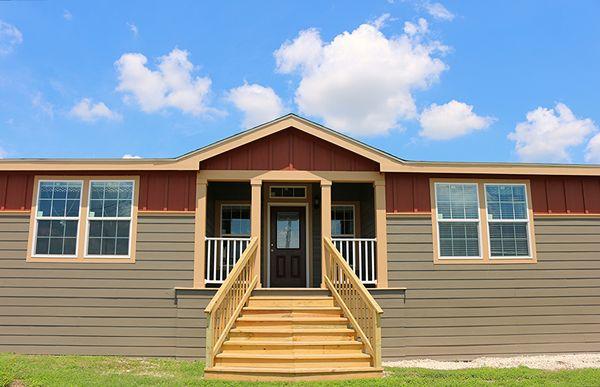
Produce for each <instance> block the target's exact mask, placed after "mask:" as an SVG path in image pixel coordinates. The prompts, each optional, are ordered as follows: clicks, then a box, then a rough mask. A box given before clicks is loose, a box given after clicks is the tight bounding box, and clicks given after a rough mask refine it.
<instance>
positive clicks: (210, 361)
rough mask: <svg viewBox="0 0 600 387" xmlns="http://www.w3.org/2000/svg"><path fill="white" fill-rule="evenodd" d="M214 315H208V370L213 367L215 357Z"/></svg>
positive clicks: (206, 344)
mask: <svg viewBox="0 0 600 387" xmlns="http://www.w3.org/2000/svg"><path fill="white" fill-rule="evenodd" d="M213 325H214V322H213V314H212V313H208V315H207V316H206V343H205V347H206V368H208V367H212V366H213V365H214V361H213V359H214V356H213V345H214V336H213Z"/></svg>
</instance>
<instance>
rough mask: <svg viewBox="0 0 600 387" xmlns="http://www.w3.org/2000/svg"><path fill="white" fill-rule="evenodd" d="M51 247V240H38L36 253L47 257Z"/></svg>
mask: <svg viewBox="0 0 600 387" xmlns="http://www.w3.org/2000/svg"><path fill="white" fill-rule="evenodd" d="M49 247H50V238H37V241H36V244H35V253H36V254H40V255H47V254H48V248H49Z"/></svg>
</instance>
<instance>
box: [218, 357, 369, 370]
mask: <svg viewBox="0 0 600 387" xmlns="http://www.w3.org/2000/svg"><path fill="white" fill-rule="evenodd" d="M215 365H216V366H217V367H254V368H283V369H286V368H292V367H295V368H310V369H319V368H327V369H329V368H332V367H335V368H344V367H346V368H349V367H370V366H371V363H370V361H369V360H368V359H335V360H330V359H327V360H325V361H324V360H290V361H285V360H281V359H277V360H271V359H244V358H239V359H237V358H236V359H219V358H217V360H216V362H215Z"/></svg>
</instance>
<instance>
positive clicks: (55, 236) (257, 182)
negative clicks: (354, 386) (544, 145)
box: [0, 115, 600, 380]
mask: <svg viewBox="0 0 600 387" xmlns="http://www.w3.org/2000/svg"><path fill="white" fill-rule="evenodd" d="M594 351H595V352H598V351H600V167H599V166H592V165H587V166H583V165H544V164H508V163H442V162H414V161H406V160H403V159H400V158H398V157H396V156H393V155H390V154H388V153H385V152H382V151H380V150H378V149H375V148H372V147H370V146H368V145H366V144H364V143H362V142H359V141H356V140H354V139H352V138H350V137H348V136H345V135H342V134H340V133H338V132H335V131H333V130H330V129H328V128H325V127H323V126H320V125H318V124H315V123H313V122H310V121H308V120H306V119H304V118H301V117H298V116H296V115H287V116H284V117H281V118H279V119H276V120H274V121H272V122H269V123H266V124H264V125H261V126H258V127H256V128H253V129H250V130H247V131H244V132H242V133H240V134H237V135H235V136H232V137H229V138H226V139H224V140H222V141H219V142H217V143H214V144H212V145H209V146H206V147H203V148H200V149H198V150H196V151H192V152H190V153H188V154H185V155H183V156H179V157H176V158H166V159H123V160H121V159H118V160H115V159H78V160H75V159H5V160H0V352H17V353H30V354H84V355H123V356H137V357H140V356H144V357H173V358H181V359H203V358H205V359H206V363H207V368H206V376H207V377H212V378H225V379H227V378H232V379H261V378H262V379H275V380H277V379H284V380H293V379H311V378H317V379H323V378H337V377H367V376H379V375H381V373H382V369H381V364H382V362H384V361H389V360H398V359H410V358H424V357H427V358H437V359H472V358H475V357H479V356H485V355H493V356H505V355H515V354H537V353H567V352H569V353H572V352H594Z"/></svg>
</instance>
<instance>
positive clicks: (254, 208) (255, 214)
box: [250, 179, 262, 288]
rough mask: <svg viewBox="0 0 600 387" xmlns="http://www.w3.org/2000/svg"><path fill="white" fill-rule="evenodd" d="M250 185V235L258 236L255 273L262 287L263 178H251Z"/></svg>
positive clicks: (258, 284)
mask: <svg viewBox="0 0 600 387" xmlns="http://www.w3.org/2000/svg"><path fill="white" fill-rule="evenodd" d="M250 186H251V188H252V198H251V204H250V236H251V237H252V238H256V239H257V241H256V243H257V245H258V247H257V248H256V252H255V253H254V254H255V256H254V275H256V276H257V277H258V283H257V284H256V287H257V288H260V287H262V285H261V284H262V276H261V273H260V269H261V260H260V250H261V248H260V246H261V243H260V233H261V230H260V221H261V214H262V211H261V196H262V180H257V179H252V180H250Z"/></svg>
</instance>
